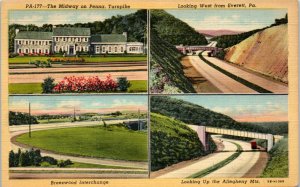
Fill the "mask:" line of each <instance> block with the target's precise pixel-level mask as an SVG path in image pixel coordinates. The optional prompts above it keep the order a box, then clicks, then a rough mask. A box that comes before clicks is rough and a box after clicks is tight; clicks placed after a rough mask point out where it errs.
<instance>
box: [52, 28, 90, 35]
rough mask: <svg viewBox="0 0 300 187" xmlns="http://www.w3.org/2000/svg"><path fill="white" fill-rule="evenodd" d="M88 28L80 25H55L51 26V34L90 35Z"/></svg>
mask: <svg viewBox="0 0 300 187" xmlns="http://www.w3.org/2000/svg"><path fill="white" fill-rule="evenodd" d="M90 35H91V29H90V28H80V27H56V28H53V36H90Z"/></svg>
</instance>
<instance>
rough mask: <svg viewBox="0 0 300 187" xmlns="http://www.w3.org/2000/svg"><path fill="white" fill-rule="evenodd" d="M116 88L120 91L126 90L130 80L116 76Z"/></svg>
mask: <svg viewBox="0 0 300 187" xmlns="http://www.w3.org/2000/svg"><path fill="white" fill-rule="evenodd" d="M117 82H118V89H119V90H120V91H127V89H128V88H129V87H130V86H131V84H130V82H129V81H128V80H127V77H118V78H117Z"/></svg>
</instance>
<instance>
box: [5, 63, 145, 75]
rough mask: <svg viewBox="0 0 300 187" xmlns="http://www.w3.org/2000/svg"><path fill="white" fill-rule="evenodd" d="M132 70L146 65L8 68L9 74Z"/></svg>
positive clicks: (140, 68)
mask: <svg viewBox="0 0 300 187" xmlns="http://www.w3.org/2000/svg"><path fill="white" fill-rule="evenodd" d="M129 70H130V71H133V70H137V71H138V70H139V71H141V70H143V71H147V65H144V66H130V67H110V66H106V67H86V66H83V67H63V68H24V69H10V70H9V73H10V74H32V73H35V74H34V75H36V74H45V73H59V72H60V73H63V72H68V73H72V72H73V73H76V72H77V73H78V72H80V73H83V72H85V73H93V72H101V71H109V72H114V71H129Z"/></svg>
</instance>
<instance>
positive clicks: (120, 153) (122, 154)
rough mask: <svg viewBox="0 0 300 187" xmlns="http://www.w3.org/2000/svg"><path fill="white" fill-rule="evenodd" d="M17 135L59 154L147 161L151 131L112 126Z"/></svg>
mask: <svg viewBox="0 0 300 187" xmlns="http://www.w3.org/2000/svg"><path fill="white" fill-rule="evenodd" d="M31 135H32V137H31V138H29V136H28V133H26V134H22V135H21V136H18V137H17V138H16V141H17V142H18V143H21V144H25V145H28V146H31V147H35V148H39V149H42V150H46V151H51V152H53V153H57V154H64V155H72V156H79V157H80V156H84V157H93V158H108V159H115V160H128V161H147V133H145V132H136V131H131V130H128V129H126V128H125V127H119V126H117V125H111V126H108V127H106V128H105V127H103V126H100V125H99V126H93V127H74V128H73V127H72V128H64V129H52V130H42V131H34V132H32V133H31Z"/></svg>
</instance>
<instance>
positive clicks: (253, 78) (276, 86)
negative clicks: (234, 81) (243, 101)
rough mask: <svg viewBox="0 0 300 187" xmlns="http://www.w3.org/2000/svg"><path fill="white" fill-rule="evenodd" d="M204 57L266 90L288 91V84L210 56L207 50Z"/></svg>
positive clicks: (275, 91)
mask: <svg viewBox="0 0 300 187" xmlns="http://www.w3.org/2000/svg"><path fill="white" fill-rule="evenodd" d="M203 57H204V58H205V59H207V60H208V61H209V62H211V63H213V64H214V65H216V66H218V67H220V68H222V69H224V70H226V71H228V72H230V73H232V74H234V75H236V76H239V77H241V78H243V79H245V80H247V81H249V82H251V83H253V84H256V85H258V86H260V87H262V88H264V89H266V90H269V91H271V92H273V93H281V94H283V93H288V86H286V85H284V84H281V83H277V82H274V81H271V80H268V79H266V78H264V77H262V76H258V75H255V74H253V73H249V72H247V71H245V70H242V69H240V68H237V67H234V66H232V65H231V64H229V63H227V62H225V61H223V60H220V59H217V58H215V57H208V56H207V52H204V53H203Z"/></svg>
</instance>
